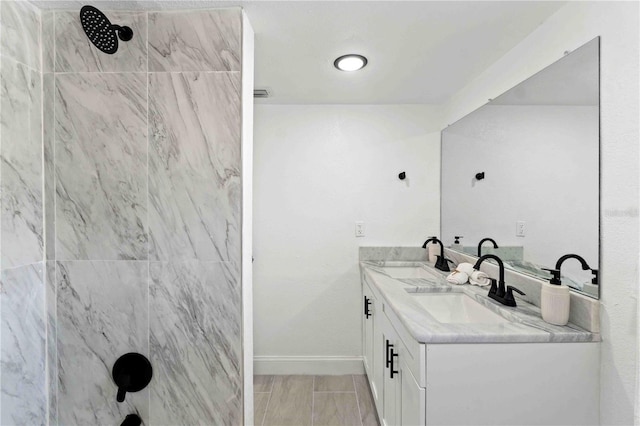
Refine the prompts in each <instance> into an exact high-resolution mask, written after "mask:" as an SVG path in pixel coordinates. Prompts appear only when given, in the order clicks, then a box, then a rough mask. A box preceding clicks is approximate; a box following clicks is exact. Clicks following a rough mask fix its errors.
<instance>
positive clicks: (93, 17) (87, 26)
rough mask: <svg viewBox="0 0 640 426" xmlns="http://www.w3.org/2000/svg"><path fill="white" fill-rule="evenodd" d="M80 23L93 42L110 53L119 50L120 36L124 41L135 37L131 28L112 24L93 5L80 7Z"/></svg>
mask: <svg viewBox="0 0 640 426" xmlns="http://www.w3.org/2000/svg"><path fill="white" fill-rule="evenodd" d="M80 23H81V24H82V29H83V30H84V32H85V34H86V35H87V37H88V38H89V40H91V43H93V45H94V46H95V47H97V48H98V49H100V50H101V51H103V52H104V53H108V54H109V55H113V54H114V53H116V52H117V51H118V38H120V40H122V41H129V40H131V39H132V38H133V30H132V29H131V28H129V27H121V26H120V25H113V24H111V22H110V21H109V19H108V18H107V17H106V16H105V15H104V13H102V12H100V11H99V10H98V9H96V8H95V7H93V6H83V7H82V9H80ZM116 35H117V37H116Z"/></svg>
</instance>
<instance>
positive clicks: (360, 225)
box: [356, 221, 364, 237]
mask: <svg viewBox="0 0 640 426" xmlns="http://www.w3.org/2000/svg"><path fill="white" fill-rule="evenodd" d="M356 237H364V222H361V221H356Z"/></svg>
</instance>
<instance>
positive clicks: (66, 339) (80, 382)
mask: <svg viewBox="0 0 640 426" xmlns="http://www.w3.org/2000/svg"><path fill="white" fill-rule="evenodd" d="M56 267H57V274H56V276H57V279H56V282H57V318H58V334H57V337H58V348H57V350H58V379H59V380H58V404H59V407H61V408H60V409H59V410H58V419H59V422H60V424H61V425H119V424H120V423H121V422H122V421H123V420H124V418H125V416H126V415H127V414H130V413H136V412H137V413H139V414H140V416H141V417H142V418H143V419H145V420H147V419H148V418H149V417H148V416H149V391H148V388H147V389H145V390H142V391H140V392H136V393H128V394H127V395H126V399H125V402H124V403H118V402H116V392H117V388H116V385H115V384H114V382H113V379H112V378H111V369H112V367H113V364H114V362H115V361H116V360H117V358H118V357H119V356H121V355H123V354H125V353H127V352H139V353H142V354H144V355H146V356H148V355H149V346H148V345H149V344H148V339H149V336H148V326H149V323H148V314H149V311H148V284H147V282H148V273H147V269H148V266H147V262H139V261H89V262H87V261H68V262H57V264H56Z"/></svg>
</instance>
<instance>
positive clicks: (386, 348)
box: [384, 339, 393, 368]
mask: <svg viewBox="0 0 640 426" xmlns="http://www.w3.org/2000/svg"><path fill="white" fill-rule="evenodd" d="M386 340H387V341H386V342H385V349H384V353H385V354H386V355H385V362H386V366H387V368H389V367H390V366H391V364H392V361H391V358H390V356H389V349H391V348H393V345H392V344H391V343H389V339H386ZM391 351H393V349H391Z"/></svg>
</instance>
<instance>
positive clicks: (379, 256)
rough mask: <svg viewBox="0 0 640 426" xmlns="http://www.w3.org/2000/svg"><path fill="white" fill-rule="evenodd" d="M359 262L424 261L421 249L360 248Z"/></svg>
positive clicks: (425, 255) (425, 258)
mask: <svg viewBox="0 0 640 426" xmlns="http://www.w3.org/2000/svg"><path fill="white" fill-rule="evenodd" d="M359 258H360V260H393V261H401V260H406V261H426V260H427V251H426V250H425V249H423V248H422V247H360V248H359Z"/></svg>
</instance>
